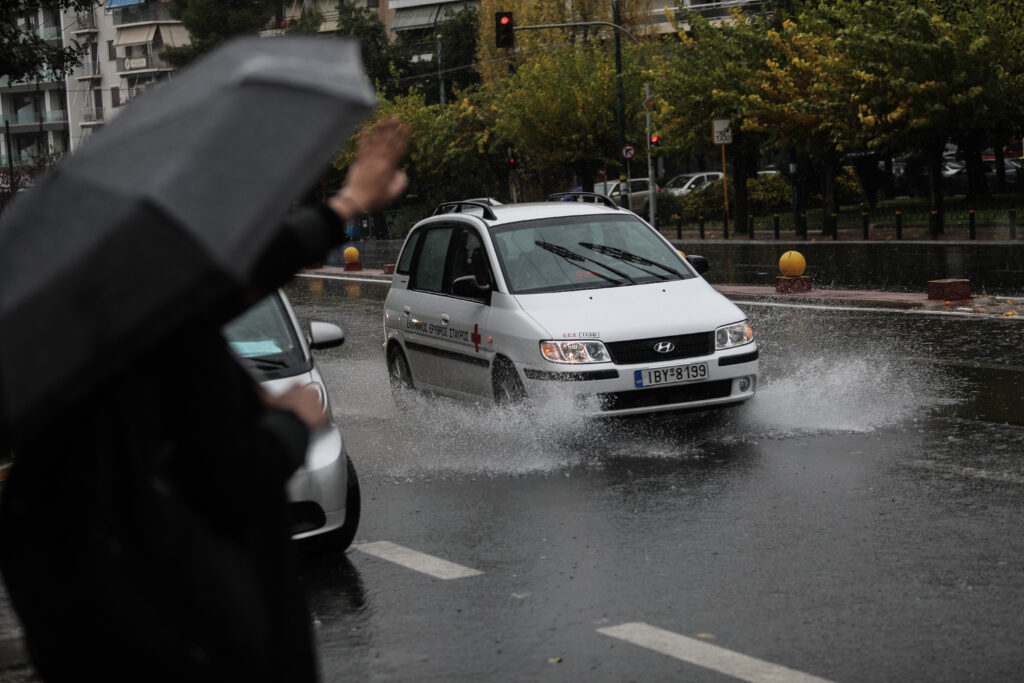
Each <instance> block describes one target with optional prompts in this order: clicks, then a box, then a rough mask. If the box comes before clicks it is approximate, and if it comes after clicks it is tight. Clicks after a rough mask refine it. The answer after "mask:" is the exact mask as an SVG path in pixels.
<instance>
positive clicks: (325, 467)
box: [224, 291, 360, 550]
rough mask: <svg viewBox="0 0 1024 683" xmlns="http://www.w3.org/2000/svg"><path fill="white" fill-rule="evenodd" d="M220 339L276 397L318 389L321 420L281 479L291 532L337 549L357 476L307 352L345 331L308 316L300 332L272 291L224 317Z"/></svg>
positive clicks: (347, 525)
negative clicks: (299, 461) (299, 460)
mask: <svg viewBox="0 0 1024 683" xmlns="http://www.w3.org/2000/svg"><path fill="white" fill-rule="evenodd" d="M224 337H225V338H226V339H227V341H228V344H229V345H230V347H231V350H232V351H234V353H235V355H236V356H238V358H239V360H240V361H241V363H242V365H243V366H244V367H245V368H246V369H247V370H248V371H249V373H250V374H251V375H252V376H253V378H254V379H255V380H256V381H258V382H259V383H260V386H261V388H262V389H263V390H264V391H266V392H267V393H268V394H271V395H278V394H281V393H284V392H285V391H286V390H288V389H289V388H290V387H292V386H295V385H299V386H309V387H312V388H314V389H316V391H317V392H318V393H319V394H320V400H321V403H322V405H323V409H324V411H325V412H326V413H327V416H328V422H327V425H325V426H324V427H322V428H321V429H319V430H317V431H316V432H315V433H314V434H313V435H312V436H311V437H310V442H309V447H308V448H307V450H306V462H305V464H304V465H303V466H302V467H300V468H299V469H298V470H297V471H296V472H295V473H294V474H293V475H292V477H291V479H290V480H289V481H288V499H289V508H290V513H291V520H292V538H295V539H303V538H310V537H316V539H317V540H318V541H321V542H323V543H325V544H326V546H327V547H329V548H330V549H332V550H344V549H345V548H347V547H348V546H349V545H351V543H352V540H353V539H354V538H355V535H356V528H357V527H358V526H359V515H360V495H359V480H358V479H357V478H356V471H355V468H354V467H353V465H352V460H351V459H350V458H349V456H348V452H347V451H346V450H345V442H344V440H343V439H342V435H341V430H340V429H339V427H338V425H337V423H336V422H335V421H334V418H333V417H332V412H331V402H330V398H329V397H328V395H327V388H326V386H325V385H324V380H323V377H322V376H321V375H320V369H319V368H318V367H317V365H316V362H315V361H314V360H313V356H312V353H311V352H310V349H325V348H330V347H332V346H340V345H341V344H342V343H344V341H345V334H344V332H342V330H341V328H340V327H338V326H337V325H333V324H330V323H323V322H311V323H310V324H309V328H308V337H307V335H306V334H303V333H302V331H301V328H300V326H299V321H298V319H297V318H296V317H295V312H294V311H293V310H292V307H291V304H290V303H289V301H288V297H286V296H285V294H284V292H281V291H277V292H275V293H274V294H272V295H270V296H268V297H266V298H265V299H263V300H262V301H260V302H259V303H257V304H256V305H254V306H253V307H252V308H250V309H249V310H247V311H246V312H245V313H243V314H242V315H240V316H239V317H238V318H236V319H235V320H233V321H232V322H230V323H228V325H227V326H225V328H224ZM238 512H239V514H245V511H244V510H239V511H238Z"/></svg>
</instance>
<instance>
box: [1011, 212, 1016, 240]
mask: <svg viewBox="0 0 1024 683" xmlns="http://www.w3.org/2000/svg"><path fill="white" fill-rule="evenodd" d="M1010 239H1011V240H1015V239H1017V209H1010Z"/></svg>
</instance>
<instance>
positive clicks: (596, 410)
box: [519, 343, 759, 416]
mask: <svg viewBox="0 0 1024 683" xmlns="http://www.w3.org/2000/svg"><path fill="white" fill-rule="evenodd" d="M758 356H759V352H758V349H757V345H756V343H752V344H749V345H745V346H741V347H738V348H735V349H729V350H727V351H720V352H717V353H715V354H712V355H710V356H702V357H695V358H687V359H685V360H673V361H667V362H662V363H640V364H632V365H614V364H595V365H592V366H590V367H587V366H585V365H561V364H555V363H546V364H544V365H542V366H541V365H535V366H531V367H520V368H519V370H520V372H521V374H522V376H523V382H524V386H525V388H526V392H527V394H528V395H529V396H530V397H531V398H533V399H535V400H536V401H538V402H540V403H544V402H547V401H558V402H564V401H566V400H568V401H571V402H572V404H573V406H574V409H575V410H576V411H578V412H580V413H583V414H585V415H593V416H598V415H607V416H613V415H641V414H645V413H657V412H664V411H671V410H695V409H706V408H714V407H716V406H726V405H732V404H735V403H742V402H743V401H747V400H750V399H751V398H753V396H754V393H755V392H756V391H757V377H758V372H759V361H758ZM702 362H706V363H707V364H708V378H707V379H706V380H701V381H692V382H677V383H674V384H663V385H657V386H652V387H637V386H636V380H635V375H636V372H637V371H641V372H642V371H644V370H649V369H661V368H669V367H672V366H677V365H683V364H690V363H702Z"/></svg>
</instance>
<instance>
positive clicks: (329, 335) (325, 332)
mask: <svg viewBox="0 0 1024 683" xmlns="http://www.w3.org/2000/svg"><path fill="white" fill-rule="evenodd" d="M306 340H307V341H308V342H309V346H310V348H313V349H329V348H332V347H335V346H341V345H342V344H344V343H345V333H344V332H343V331H342V329H341V328H340V327H338V326H337V325H335V324H333V323H322V322H318V321H315V320H314V321H313V322H311V323H309V336H308V337H306Z"/></svg>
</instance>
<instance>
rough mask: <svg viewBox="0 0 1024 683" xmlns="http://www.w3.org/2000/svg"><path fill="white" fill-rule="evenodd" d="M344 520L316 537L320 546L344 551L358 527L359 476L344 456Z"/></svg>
mask: <svg viewBox="0 0 1024 683" xmlns="http://www.w3.org/2000/svg"><path fill="white" fill-rule="evenodd" d="M345 471H346V473H347V477H346V480H347V483H346V485H345V522H344V524H342V525H341V526H340V527H338V528H337V529H334V530H333V531H329V532H327V533H326V534H323V535H322V536H320V537H316V538H318V540H319V541H320V542H321V544H322V547H323V548H324V549H325V550H328V551H330V552H344V551H345V550H348V547H349V546H350V545H352V541H354V540H355V538H356V530H357V529H358V528H359V516H360V514H361V513H362V499H361V497H360V494H359V477H357V476H356V468H355V466H353V465H352V458H350V457H348V456H345Z"/></svg>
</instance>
